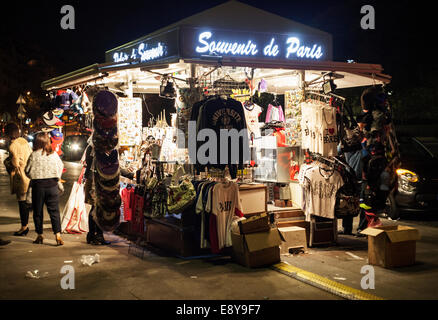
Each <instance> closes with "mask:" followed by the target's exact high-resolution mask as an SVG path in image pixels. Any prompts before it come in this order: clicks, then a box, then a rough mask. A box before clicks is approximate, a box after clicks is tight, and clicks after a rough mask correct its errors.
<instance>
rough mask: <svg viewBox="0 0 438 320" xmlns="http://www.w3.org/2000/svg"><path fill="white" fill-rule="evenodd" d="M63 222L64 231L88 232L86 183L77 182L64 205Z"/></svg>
mask: <svg viewBox="0 0 438 320" xmlns="http://www.w3.org/2000/svg"><path fill="white" fill-rule="evenodd" d="M62 214H63V218H62V223H61V230H62V232H67V233H73V234H78V233H84V232H88V211H87V209H86V207H85V193H84V185H83V184H78V183H77V182H75V183H74V184H73V188H72V190H71V193H70V197H69V198H68V201H67V204H66V205H65V207H64V211H63V213H62Z"/></svg>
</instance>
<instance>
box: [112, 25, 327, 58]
mask: <svg viewBox="0 0 438 320" xmlns="http://www.w3.org/2000/svg"><path fill="white" fill-rule="evenodd" d="M331 50H332V39H331V37H330V35H328V34H324V33H318V34H307V33H301V34H298V33H295V32H293V30H292V31H291V33H289V34H274V33H267V32H266V33H265V32H244V31H236V30H223V29H212V28H208V29H207V28H200V27H199V28H198V27H188V26H182V27H178V28H175V29H172V30H170V31H167V32H164V33H161V34H158V35H156V36H153V37H148V38H147V37H144V38H141V39H138V40H136V41H133V42H130V43H128V44H126V45H123V46H120V47H118V48H116V49H113V50H109V51H107V52H106V61H107V62H112V63H142V64H146V63H156V62H157V61H164V60H166V61H169V60H173V59H175V60H177V59H215V58H218V59H221V58H229V59H233V60H234V59H236V61H238V60H239V59H257V60H266V61H270V62H280V61H283V62H287V61H291V60H313V61H322V60H331V59H332V52H331Z"/></svg>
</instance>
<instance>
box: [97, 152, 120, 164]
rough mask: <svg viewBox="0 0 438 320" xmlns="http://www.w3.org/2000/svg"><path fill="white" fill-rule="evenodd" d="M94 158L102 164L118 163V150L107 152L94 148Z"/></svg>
mask: <svg viewBox="0 0 438 320" xmlns="http://www.w3.org/2000/svg"><path fill="white" fill-rule="evenodd" d="M95 155H96V160H97V163H99V164H102V165H104V166H105V165H112V164H118V163H119V152H118V151H117V150H116V149H114V150H113V151H111V152H110V153H109V154H107V153H105V152H101V151H100V150H98V149H96V150H95Z"/></svg>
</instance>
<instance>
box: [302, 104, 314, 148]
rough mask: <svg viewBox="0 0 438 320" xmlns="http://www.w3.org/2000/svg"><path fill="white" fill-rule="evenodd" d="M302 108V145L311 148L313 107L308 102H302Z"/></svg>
mask: <svg viewBox="0 0 438 320" xmlns="http://www.w3.org/2000/svg"><path fill="white" fill-rule="evenodd" d="M300 108H301V147H302V148H303V149H310V128H311V127H312V123H311V122H312V116H311V114H312V110H313V109H312V107H311V105H309V104H308V103H307V102H302V103H300Z"/></svg>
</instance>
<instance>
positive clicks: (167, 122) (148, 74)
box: [42, 1, 390, 256]
mask: <svg viewBox="0 0 438 320" xmlns="http://www.w3.org/2000/svg"><path fill="white" fill-rule="evenodd" d="M333 46H334V44H333V41H332V36H331V35H330V34H328V33H326V32H323V31H320V30H317V29H314V28H311V27H308V26H305V25H303V24H300V23H297V22H294V21H291V20H288V19H285V18H283V17H280V16H278V15H275V14H271V13H269V12H266V11H263V10H259V9H257V8H255V7H252V6H249V5H246V4H242V3H240V2H238V1H230V2H227V3H225V4H222V5H219V6H217V7H214V8H212V9H210V10H206V11H204V12H201V13H199V14H196V15H194V16H191V17H189V18H186V19H184V20H181V21H179V22H177V23H175V24H173V25H171V26H168V27H166V28H163V29H160V30H158V31H156V32H154V33H151V34H149V35H146V36H144V37H142V38H140V39H137V40H134V41H131V42H129V43H127V44H124V45H121V46H119V47H117V48H114V49H111V50H109V51H107V52H106V54H105V62H104V63H100V64H93V65H91V66H88V67H86V68H83V69H80V70H77V71H74V72H71V73H69V74H66V75H63V76H60V77H57V78H54V79H50V80H47V81H45V82H43V84H42V87H43V89H45V90H47V91H54V90H58V89H61V88H70V89H73V90H74V89H75V88H82V90H84V91H86V92H92V91H93V90H95V89H96V88H97V89H102V90H108V91H111V92H113V93H114V94H115V95H117V97H118V100H119V120H118V121H119V122H118V124H119V126H118V128H119V132H120V134H119V135H120V137H119V138H120V142H119V147H122V148H123V153H121V156H120V163H122V162H123V163H124V164H123V165H124V166H127V167H129V166H131V172H135V173H136V175H137V176H136V179H130V180H126V179H125V178H122V180H123V181H122V183H124V184H125V187H126V186H127V185H129V186H130V187H132V188H133V189H135V190H138V191H135V192H134V194H135V197H136V198H137V200H138V201H139V202H138V203H141V205H139V204H138V203H137V207H136V208H134V209H133V208H132V207H131V206H132V203H135V200H134V201H131V202H129V203H128V202H126V203H123V202H124V201H122V203H123V205H122V211H123V207H125V208H124V209H125V211H126V206H128V207H130V210H132V209H133V210H134V211H132V213H131V214H132V220H131V221H130V222H131V223H133V220H134V217H135V216H136V215H139V217H138V218H139V219H137V221H136V222H135V227H134V229H135V230H136V234H137V235H140V236H143V237H144V239H146V241H147V242H149V243H151V244H153V245H155V246H158V247H160V248H163V249H165V250H168V251H170V252H172V253H175V254H177V255H180V256H191V255H198V254H200V253H202V252H206V251H207V252H209V251H210V250H211V251H213V252H215V253H218V252H222V251H221V249H223V248H226V247H229V246H230V242H229V239H228V238H227V237H228V233H229V232H230V228H231V223H229V220H228V218H227V217H226V218H224V219H225V220H226V222H224V223H225V226H221V227H217V230H218V232H219V233H221V232H222V233H224V234H221V235H219V236H218V239H219V246H218V244H217V243H214V245H213V243H210V241H208V240H210V239H208V235H205V233H208V232H206V230H205V228H208V227H209V226H208V225H207V224H206V222H205V221H204V220H205V219H206V218H207V215H206V213H209V217H210V218H211V217H212V216H213V215H212V214H211V213H212V212H213V211H214V210H213V209H212V208H211V207H210V208H208V204H210V205H212V206H213V207H215V206H216V205H215V203H214V201H215V200H214V199H213V200H211V199H210V198H209V196H211V197H213V195H212V193H213V194H214V196H219V193H218V194H216V193H214V190H215V187H214V186H213V187H211V186H210V189H212V190H210V189H208V188H207V187H206V186H204V187H205V188H204V189H205V190H208V192H206V193H203V195H204V196H203V195H202V193H201V190H200V189H198V187H199V185H200V184H201V182H200V181H204V184H205V180H209V181H210V182H213V183H211V184H214V183H217V184H221V183H223V184H227V183H228V182H224V180H227V178H226V177H227V176H228V175H231V180H232V181H233V182H232V183H233V185H231V186H232V188H236V189H235V190H236V193H237V194H238V200H236V202H235V203H232V206H233V208H234V209H235V210H236V211H241V216H244V217H251V216H253V215H257V214H262V213H265V214H267V213H270V219H271V221H270V222H271V223H274V224H276V225H277V226H278V227H291V226H297V227H303V228H305V229H306V233H307V242H308V244H310V245H315V244H318V243H333V242H335V241H336V225H337V224H336V216H335V215H334V213H333V210H334V209H333V208H332V207H333V205H332V207H331V208H322V207H313V208H312V209H309V208H308V207H307V208H306V207H305V205H304V203H303V199H304V201H305V198H306V195H307V196H308V191H309V190H308V191H306V190H305V189H306V185H305V184H304V183H300V176H299V175H300V172H302V170H301V168H302V167H303V165H305V164H306V163H305V160H306V155H307V160H309V157H310V158H311V160H315V159H316V158H317V160H319V161H320V162H321V163H324V162H325V163H329V164H330V161H332V162H334V161H336V160H333V159H334V157H335V156H337V145H338V143H339V141H340V140H339V136H340V135H341V134H342V128H339V122H338V124H337V121H336V117H338V116H339V115H340V116H342V113H343V105H344V102H345V98H343V97H341V96H339V95H338V94H336V91H335V88H337V89H343V88H351V87H365V86H373V85H384V84H387V83H389V82H390V76H387V75H385V74H383V73H382V72H383V69H382V67H381V66H380V65H378V64H364V63H347V62H334V61H332V60H333ZM323 86H324V87H325V90H324V89H323ZM324 91H325V92H324ZM90 95H91V96H92V93H91V94H90ZM150 95H159V96H160V97H162V100H163V101H164V100H168V99H174V101H175V110H174V112H173V115H171V114H167V113H166V114H163V112H162V110H158V109H155V112H154V110H152V109H153V108H156V106H155V107H154V106H152V105H151V104H150V103H147V101H148V100H147V97H148V96H150ZM90 99H92V97H90ZM209 99H210V100H209ZM212 99H213V100H214V99H219V100H220V99H222V100H221V101H222V103H224V104H225V105H227V106H229V109H230V110H231V109H232V110H234V111H233V112H228V111H227V112H222V113H221V111H219V113H217V114H216V115H214V112H213V115H210V114H209V112H208V109H210V108H211V110H213V111H214V110H216V111H217V110H218V107H217V102H214V103H213V102H211V101H212ZM236 102H237V107H236ZM239 104H240V110H237V109H236V108H239ZM158 108H159V106H158ZM142 109H143V112H142ZM122 110H123V111H122ZM151 110H152V112H151ZM236 110H237V111H236ZM194 114H195V115H194ZM316 115H323V116H324V119H325V121H326V123H328V125H329V126H326V127H324V128H323V129H322V130H323V131H324V130H325V133H324V132H322V133H321V132H317V130H316V129H315V128H314V127H315V126H320V125H322V124H323V123H322V122H321V121H323V120H321V119H322V116H321V117H319V118H318V117H317V116H316ZM215 116H216V118H215V120H217V121H219V122H221V123H222V124H223V125H225V127H224V128H229V129H232V128H234V125H235V124H236V123H237V122H238V121H237V120H236V119H238V118H239V117H242V118H244V121H243V122H245V123H246V125H245V126H244V127H245V128H247V129H248V130H249V131H250V134H249V136H248V141H249V144H250V154H251V158H250V161H248V162H246V163H245V164H244V166H240V167H239V168H237V170H236V171H235V172H231V173H230V168H229V166H226V167H225V169H224V168H223V167H221V168H212V166H208V165H207V166H204V167H203V168H202V169H199V168H198V167H197V165H194V164H196V161H195V162H193V161H191V160H193V159H191V157H192V156H193V154H190V153H191V152H192V151H191V149H190V146H194V148H195V149H194V150H195V152H194V154H195V157H196V156H197V155H198V154H197V153H196V152H197V151H199V142H200V141H205V139H204V140H203V139H201V138H199V136H197V135H196V134H195V135H193V132H192V131H191V130H190V129H191V127H190V122H189V121H190V120H192V121H194V130H195V133H196V132H198V131H196V130H198V129H200V128H204V129H208V124H211V123H215V122H214V121H213V120H212V119H213V118H214V117H215ZM327 116H328V117H330V119H329V121H327V118H326V117H327ZM142 117H144V118H147V119H148V120H150V121H149V123H148V126H147V127H143V128H140V123H141V120H142ZM202 119H204V120H205V121H206V122H205V121H204V122H203V120H202ZM312 121H313V122H312ZM144 122H147V120H146V121H144ZM310 122H312V123H313V126H314V127H312V128H309V127H303V125H306V124H308V123H310ZM341 122H342V121H341ZM201 123H203V124H202V125H201ZM330 125H331V127H330ZM200 126H201V127H200ZM192 128H193V127H192ZM212 129H216V128H212ZM315 134H320V135H321V139H322V140H323V142H322V145H315V143H314V142H311V141H310V140H309V139H311V136H312V135H315ZM151 141H152V142H151ZM157 141H159V143H158V144H157V143H156V142H157ZM193 143H194V144H193ZM157 145H158V147H157ZM154 148H155V149H156V150H154ZM213 149H214V148H213ZM192 150H193V149H192ZM145 155H147V156H145ZM146 158H147V160H145V159H146ZM180 165H183V167H184V168H183V169H181V166H180ZM306 165H307V164H306ZM145 166H148V168H145ZM213 167H214V166H213ZM216 167H217V166H216ZM230 167H231V166H230ZM178 170H181V171H178ZM231 171H233V170H231ZM157 173H158V180H159V181H167V182H166V183H167V184H165V185H164V184H163V185H162V184H160V183H157V181H156V180H155V181H152V180H151V179H150V178H151V176H155V177H156V175H157ZM175 176H177V177H182V176H184V177H186V179H187V181H191V182H192V184H191V187H193V188H194V189H193V190H194V191H193V192H194V194H195V195H196V196H194V200H193V201H192V202H191V205H190V206H188V207H184V206H182V207H181V208H180V209H181V210H180V211H181V212H178V209H176V210H175V209H172V213H169V212H168V211H166V196H165V192H166V186H167V191H168V192H169V185H172V179H174V178H175ZM187 176H189V178H187ZM145 177H146V178H145ZM340 178H342V177H340ZM301 179H302V177H301ZM176 180H178V179H174V180H173V183H174V185H178V183H179V182H177V181H176ZM227 181H228V180H227ZM302 182H303V181H302ZM148 183H150V184H151V185H153V186H154V188H158V189H154V192H152V193H150V190H149V191H147V188H148V186H147V185H146V184H148ZM336 183H337V184H338V185H334V184H336ZM336 183H334V184H333V185H331V187H332V188H334V189H333V190H330V191H324V190H319V192H321V193H324V192H327V193H330V195H329V197H331V195H332V194H333V192H334V193H336V190H337V188H339V187H340V183H339V181H338V182H336ZM227 187H228V185H227ZM307 187H308V188H310V187H312V185H311V184H310V185H309V186H307ZM160 188H161V189H160ZM189 189H190V188H189ZM233 190H234V189H233ZM148 192H149V197H150V199H146V198H145V193H148ZM189 193H190V192H188V194H189ZM200 193H201V194H200ZM220 194H221V196H222V193H220ZM160 196H161V198H160ZM192 196H193V195H192ZM225 197H226V196H225ZM213 198H214V197H213ZM200 199H201V200H200ZM333 199H334V198H333ZM333 199H331V200H330V201H334V200H333ZM148 201H149V202H151V203H149V204H148V205H147V203H148ZM160 201H161V202H162V203H163V205H162V206H160V205H159V203H160ZM212 202H213V203H212ZM238 203H239V204H238ZM173 204H174V203H173ZM133 206H134V207H135V204H134V205H133ZM147 206H149V209H150V210H151V211H153V213H151V212H149V213H147V212H146V211H147V210H146V209H145V208H146V207H147ZM138 208H140V209H138ZM208 210H210V211H208ZM309 210H311V211H309ZM136 211H137V213H136ZM204 213H205V214H204ZM232 214H234V213H232ZM318 215H320V216H321V217H322V218H323V220H322V222H321V221H320V223H318V221H317V220H315V218H314V217H315V216H316V217H318ZM327 217H328V219H327ZM215 218H216V219H218V221H219V218H218V216H216V217H215ZM121 219H126V214H125V216H124V217H123V214H122V218H121ZM225 220H224V221H225ZM218 221H216V223H218ZM221 223H222V222H221ZM210 227H211V225H210ZM221 228H222V229H221ZM201 229H202V230H201ZM210 236H211V235H210ZM224 237H225V238H224ZM223 238H224V239H223ZM216 240H217V239H216ZM216 240H215V241H213V242H216ZM213 247H214V250H213Z"/></svg>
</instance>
